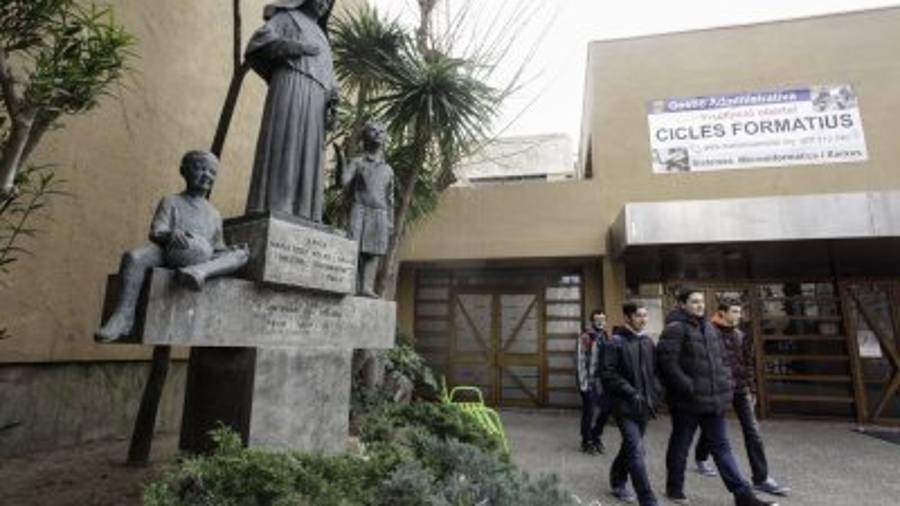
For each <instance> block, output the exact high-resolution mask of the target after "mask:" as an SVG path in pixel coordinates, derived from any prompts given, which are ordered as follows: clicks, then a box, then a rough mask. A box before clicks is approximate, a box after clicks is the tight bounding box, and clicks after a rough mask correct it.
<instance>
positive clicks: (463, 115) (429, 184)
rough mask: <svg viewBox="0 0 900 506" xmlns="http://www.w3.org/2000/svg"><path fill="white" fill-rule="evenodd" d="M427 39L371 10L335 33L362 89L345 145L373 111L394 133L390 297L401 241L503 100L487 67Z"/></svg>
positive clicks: (341, 66) (339, 56) (353, 85)
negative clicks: (395, 190)
mask: <svg viewBox="0 0 900 506" xmlns="http://www.w3.org/2000/svg"><path fill="white" fill-rule="evenodd" d="M420 31H421V30H420ZM426 40H427V39H425V38H423V37H422V36H421V34H417V35H416V36H413V35H411V34H409V33H408V32H405V31H404V30H403V29H402V28H400V27H399V25H397V24H396V23H395V22H393V21H388V20H385V19H383V18H381V17H380V16H379V15H378V14H377V12H375V11H374V10H370V9H364V10H362V11H359V12H358V13H356V14H352V15H350V16H349V17H348V18H347V19H345V20H343V21H342V22H340V23H339V24H338V25H337V26H336V27H335V30H334V32H333V38H332V45H333V50H334V57H335V69H336V72H337V73H338V76H339V79H341V82H342V85H344V86H346V87H349V88H350V89H351V90H353V91H356V103H355V109H354V111H353V112H352V113H351V114H350V115H349V117H348V118H346V119H345V122H344V125H345V126H344V129H343V131H344V135H345V141H347V142H345V147H346V146H352V145H353V142H354V141H355V140H356V138H357V137H356V135H355V132H357V131H358V129H359V125H361V124H362V123H363V122H364V121H365V120H366V119H367V118H368V117H369V116H370V115H374V116H377V117H380V118H381V119H382V120H383V121H384V122H385V123H386V124H387V126H388V132H389V134H390V144H389V145H388V146H387V155H388V157H389V160H390V162H391V165H392V166H393V168H394V171H395V173H396V177H397V181H398V184H397V187H398V191H399V194H400V198H398V199H397V208H396V209H395V216H396V218H395V226H394V230H395V233H394V237H392V238H391V244H390V246H389V248H388V252H387V254H386V255H385V258H384V261H383V262H382V273H381V276H380V289H381V290H380V291H381V294H382V296H383V297H384V298H386V299H389V300H391V299H393V298H394V296H395V292H396V285H397V274H398V266H399V256H398V246H399V244H400V242H401V240H402V239H403V236H404V234H405V232H406V231H407V230H408V228H409V225H410V224H411V223H413V222H414V221H415V220H416V219H418V218H419V217H421V216H424V215H425V214H427V213H428V212H429V211H431V210H432V209H434V207H435V206H436V203H437V197H438V195H439V194H440V192H441V191H442V190H444V189H445V188H446V187H447V186H448V185H449V184H450V183H452V182H453V180H454V177H453V169H454V167H455V166H456V165H457V164H458V162H459V161H460V159H461V158H462V157H464V156H465V155H466V154H468V153H470V152H471V151H472V150H474V149H475V148H476V147H478V146H480V145H481V144H482V143H484V141H485V140H486V139H487V138H488V133H489V129H490V124H491V121H492V120H493V118H494V116H495V115H496V112H497V108H498V106H499V103H500V99H501V93H500V92H499V91H497V90H495V89H494V88H492V87H491V86H490V85H488V84H487V83H486V82H485V81H484V80H483V79H482V76H481V75H480V74H481V73H482V72H481V71H483V70H484V67H483V66H481V65H479V64H477V63H476V62H474V61H472V60H470V59H466V58H459V57H454V56H451V55H450V54H448V53H447V52H444V51H441V50H438V49H435V48H434V47H431V46H429V45H428V44H427V43H425V42H424V41H426ZM363 51H367V52H368V56H366V55H365V54H364V53H363Z"/></svg>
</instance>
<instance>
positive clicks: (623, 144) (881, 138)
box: [403, 8, 900, 308]
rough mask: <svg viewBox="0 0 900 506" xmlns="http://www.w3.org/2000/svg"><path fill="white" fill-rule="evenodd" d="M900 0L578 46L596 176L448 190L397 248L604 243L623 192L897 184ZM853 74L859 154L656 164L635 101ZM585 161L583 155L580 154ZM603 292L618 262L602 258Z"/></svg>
mask: <svg viewBox="0 0 900 506" xmlns="http://www.w3.org/2000/svg"><path fill="white" fill-rule="evenodd" d="M897 48H900V8H892V9H881V10H874V11H866V12H859V13H851V14H845V15H838V16H826V17H818V18H809V19H802V20H794V21H787V22H779V23H768V24H757V25H748V26H742V27H732V28H722V29H715V30H705V31H697V32H685V33H679V34H671V35H658V36H649V37H641V38H632V39H622V40H613V41H604V42H594V43H592V44H591V45H590V48H589V57H588V71H587V76H586V79H585V83H586V90H585V99H584V106H585V110H584V115H585V116H584V118H583V121H582V130H583V131H582V142H585V141H586V140H589V141H590V142H591V144H590V145H589V146H588V145H586V144H583V145H582V146H581V147H580V149H579V153H580V156H581V157H582V159H583V158H584V157H585V156H586V154H587V153H588V152H590V154H591V160H590V164H591V168H592V171H593V174H594V178H593V179H591V180H585V181H576V182H568V183H553V184H542V183H523V184H519V185H505V186H503V187H499V188H474V189H458V190H452V191H449V192H447V194H446V195H445V196H444V198H443V200H442V202H441V205H440V207H439V208H438V210H437V212H436V213H434V214H433V215H432V216H431V217H429V218H428V219H427V220H426V221H424V222H423V223H422V224H420V225H419V226H418V227H417V228H416V230H415V231H414V233H413V234H412V237H410V238H409V240H407V241H406V243H405V247H404V250H403V255H404V259H406V260H410V261H435V260H446V259H501V258H518V257H566V256H590V255H605V254H606V241H607V230H608V229H609V226H610V225H611V224H612V222H613V220H615V218H616V215H617V214H618V212H619V211H620V210H621V209H622V206H623V205H624V204H625V203H627V202H638V201H657V200H686V199H711V198H729V197H744V196H759V195H779V194H781V195H789V194H805V193H826V192H839V191H840V192H846V191H860V190H874V189H888V188H890V189H896V188H900V143H898V137H897V136H898V132H900V120H898V116H897V111H900V93H898V92H897V83H898V82H900V59H898V57H897ZM830 83H850V84H852V85H853V86H854V87H855V90H856V91H857V93H858V95H859V101H860V109H861V113H862V120H863V126H864V129H865V134H866V141H867V145H868V150H869V160H868V161H867V162H865V163H845V164H832V165H814V166H796V167H782V168H767V169H752V170H740V171H736V170H733V171H717V172H706V173H694V174H676V175H654V174H653V173H652V172H651V166H650V147H649V139H648V135H649V133H648V126H647V117H646V103H647V102H648V101H649V100H652V99H663V98H668V97H679V96H695V95H704V94H720V93H729V92H740V91H755V90H765V89H773V88H780V87H788V86H794V85H811V84H830ZM582 163H584V160H582ZM603 274H604V276H603V284H604V296H605V299H606V305H607V306H608V307H610V308H613V307H615V306H616V305H617V304H618V302H619V301H620V300H621V298H622V297H623V295H622V294H623V293H624V269H623V268H622V266H621V265H617V264H614V263H612V262H611V261H610V260H609V259H608V258H607V259H605V260H604V265H603Z"/></svg>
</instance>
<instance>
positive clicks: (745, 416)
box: [694, 392, 769, 483]
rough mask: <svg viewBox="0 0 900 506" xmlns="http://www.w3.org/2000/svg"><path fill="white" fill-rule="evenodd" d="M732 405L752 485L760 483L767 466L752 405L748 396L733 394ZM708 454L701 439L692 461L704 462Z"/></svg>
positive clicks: (743, 393)
mask: <svg viewBox="0 0 900 506" xmlns="http://www.w3.org/2000/svg"><path fill="white" fill-rule="evenodd" d="M733 405H734V412H735V414H736V415H737V417H738V420H739V421H740V422H741V430H742V431H743V433H744V445H745V446H746V447H747V457H748V458H749V459H750V469H751V470H752V471H753V476H752V478H753V483H762V482H764V481H766V479H767V478H768V477H769V465H768V462H767V461H766V449H765V446H764V445H763V440H762V434H761V433H760V432H759V422H757V421H756V414H754V412H753V403H752V402H750V394H749V393H746V392H738V393H735V394H734V404H733ZM709 453H710V452H709V445H707V444H706V440H705V439H703V438H702V437H701V438H700V440H699V441H697V446H696V447H694V460H696V461H697V462H702V461H705V460H706V459H707V458H708V457H709Z"/></svg>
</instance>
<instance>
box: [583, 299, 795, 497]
mask: <svg viewBox="0 0 900 506" xmlns="http://www.w3.org/2000/svg"><path fill="white" fill-rule="evenodd" d="M622 313H623V317H624V323H625V324H624V325H623V326H621V327H616V328H615V329H613V331H612V333H611V334H610V333H607V331H606V315H605V314H604V313H603V312H602V311H594V312H593V313H592V314H591V318H590V323H589V327H588V329H587V330H586V331H585V332H584V333H583V334H582V335H581V336H579V338H578V342H577V362H578V364H577V371H578V386H579V389H580V391H581V396H582V401H583V404H582V406H583V409H582V418H581V440H582V443H581V449H582V451H584V452H586V453H591V454H599V453H603V452H604V447H603V442H602V436H603V429H604V426H605V425H606V423H607V420H608V418H609V417H610V415H612V417H613V418H614V419H615V422H616V425H617V426H618V428H619V431H620V432H621V435H622V444H621V447H620V448H619V452H618V454H616V457H615V460H613V462H612V466H611V467H610V472H609V480H610V486H611V488H612V494H613V495H614V496H616V497H617V498H619V499H621V500H623V501H626V502H635V501H637V502H638V503H639V504H640V505H641V506H655V505H657V504H658V502H657V498H656V495H655V494H654V492H653V489H652V487H651V485H650V479H649V476H648V473H647V467H646V451H645V448H644V440H643V438H644V432H645V431H646V429H647V424H648V422H649V421H650V420H652V419H654V418H656V407H657V405H658V404H659V403H660V401H662V400H663V397H665V401H666V404H667V405H668V407H669V413H670V415H671V420H672V431H671V433H670V436H669V443H668V448H667V450H666V496H667V497H668V498H669V500H670V501H672V502H675V503H677V504H688V503H689V501H688V499H687V496H686V495H685V491H684V477H685V469H686V467H687V460H688V456H689V453H690V449H691V444H692V443H693V440H694V434H695V433H696V432H697V429H698V428H699V429H700V438H699V441H698V443H697V446H696V449H695V454H694V456H695V462H696V465H697V472H698V473H700V474H701V475H704V476H717V475H720V476H721V477H722V481H723V482H724V483H725V486H726V488H727V489H728V491H729V492H731V494H732V495H734V499H735V505H736V506H758V505H777V503H776V502H770V501H765V500H762V499H759V498H758V497H757V496H756V494H755V491H760V492H765V493H768V494H772V495H779V496H784V495H787V493H788V491H789V489H788V488H787V487H783V486H781V485H779V484H778V483H777V482H776V481H775V480H773V479H772V478H771V477H770V476H769V472H768V467H767V462H766V455H765V449H764V447H763V441H762V436H761V434H760V431H759V424H758V423H757V421H756V416H755V414H754V406H755V391H756V389H755V381H754V368H753V355H752V353H751V351H750V343H749V342H748V340H746V339H744V335H743V333H742V332H741V331H740V329H739V328H738V326H739V324H740V319H741V303H740V301H737V300H723V301H721V302H720V303H719V305H718V307H717V311H716V314H715V316H714V317H713V318H712V319H711V320H710V319H708V318H707V317H706V304H705V300H704V294H703V292H702V291H700V290H695V289H691V288H686V289H683V290H681V291H680V292H679V293H678V305H677V307H676V308H675V309H673V310H672V311H671V312H670V313H669V315H668V316H667V318H666V325H665V328H664V330H663V332H662V334H661V335H660V337H659V344H658V345H655V344H654V342H653V340H652V339H651V338H650V337H649V336H647V335H646V334H644V328H645V327H646V326H647V322H648V317H649V315H648V312H647V308H646V307H645V306H643V305H641V304H640V303H636V302H626V303H625V304H623V306H622ZM663 390H664V391H665V394H663V393H662V392H663ZM729 406H732V407H733V408H734V410H735V413H736V414H737V417H738V420H739V421H740V424H741V429H742V431H743V435H744V443H745V445H746V447H747V454H748V457H749V460H750V467H751V470H752V485H751V483H750V482H748V481H747V480H746V479H745V478H744V477H743V475H742V474H741V471H740V469H739V468H738V465H737V461H736V460H735V457H734V454H733V453H732V451H731V446H730V444H729V442H728V436H727V433H726V422H725V413H726V411H727V410H728V407H729ZM710 456H712V460H713V462H714V463H715V468H716V469H718V472H717V471H716V469H714V468H713V466H712V465H711V464H710V463H709V457H710ZM629 477H630V478H631V485H632V487H633V489H634V491H633V492H632V491H631V490H630V489H629V488H628V478H629Z"/></svg>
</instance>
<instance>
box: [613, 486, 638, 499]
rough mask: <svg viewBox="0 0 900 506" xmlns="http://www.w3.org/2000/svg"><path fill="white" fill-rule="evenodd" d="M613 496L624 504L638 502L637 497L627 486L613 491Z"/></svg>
mask: <svg viewBox="0 0 900 506" xmlns="http://www.w3.org/2000/svg"><path fill="white" fill-rule="evenodd" d="M612 495H613V497H615V498H616V499H618V500H620V501H622V502H629V503H633V502H637V496H636V495H634V492H632V491H631V490H629V489H628V487H627V486H625V485H623V486H621V487H616V488H614V489H612Z"/></svg>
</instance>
